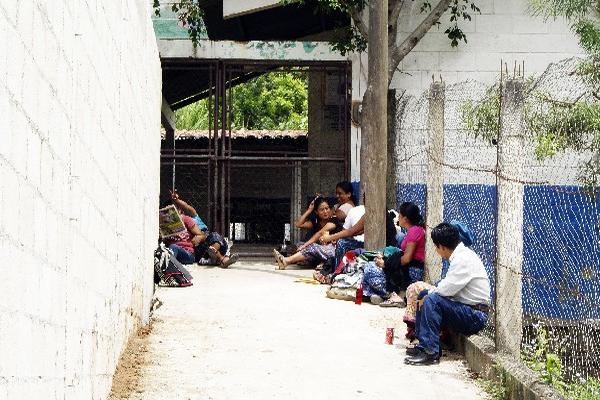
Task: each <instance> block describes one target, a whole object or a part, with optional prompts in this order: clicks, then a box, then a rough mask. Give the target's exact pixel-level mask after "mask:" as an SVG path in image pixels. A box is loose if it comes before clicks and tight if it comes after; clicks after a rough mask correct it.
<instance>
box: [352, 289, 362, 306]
mask: <svg viewBox="0 0 600 400" xmlns="http://www.w3.org/2000/svg"><path fill="white" fill-rule="evenodd" d="M362 296H363V289H362V286H359V287H358V289H356V297H355V298H354V304H362Z"/></svg>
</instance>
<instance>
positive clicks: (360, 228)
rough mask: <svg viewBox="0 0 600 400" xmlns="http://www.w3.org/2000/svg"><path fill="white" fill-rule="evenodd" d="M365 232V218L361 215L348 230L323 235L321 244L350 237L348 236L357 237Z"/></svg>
mask: <svg viewBox="0 0 600 400" xmlns="http://www.w3.org/2000/svg"><path fill="white" fill-rule="evenodd" d="M364 230H365V216H364V215H363V216H362V217H361V218H360V219H359V220H358V222H357V223H356V224H354V225H353V226H351V227H350V228H348V229H344V230H343V231H341V232H338V233H336V234H333V235H328V234H325V235H323V236H321V243H329V242H335V241H336V240H338V239H342V238H346V237H350V236H357V235H360V234H361V233H363V232H364Z"/></svg>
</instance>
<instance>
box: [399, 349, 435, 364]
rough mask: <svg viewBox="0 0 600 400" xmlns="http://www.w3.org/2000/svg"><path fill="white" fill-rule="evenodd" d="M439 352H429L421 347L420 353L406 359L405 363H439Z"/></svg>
mask: <svg viewBox="0 0 600 400" xmlns="http://www.w3.org/2000/svg"><path fill="white" fill-rule="evenodd" d="M439 362H440V356H439V354H428V353H426V352H424V351H423V350H421V349H418V354H417V355H415V356H411V357H406V358H405V359H404V364H408V365H432V364H439Z"/></svg>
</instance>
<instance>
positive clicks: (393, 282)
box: [381, 202, 425, 307]
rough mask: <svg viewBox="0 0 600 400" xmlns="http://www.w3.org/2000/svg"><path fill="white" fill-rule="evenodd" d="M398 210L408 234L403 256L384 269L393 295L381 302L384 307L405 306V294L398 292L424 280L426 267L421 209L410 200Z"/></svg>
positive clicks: (401, 246)
mask: <svg viewBox="0 0 600 400" xmlns="http://www.w3.org/2000/svg"><path fill="white" fill-rule="evenodd" d="M398 211H399V213H398V224H399V225H400V226H401V227H402V228H404V229H405V230H406V236H405V237H404V240H402V243H401V244H400V249H401V250H402V256H401V257H399V260H396V262H393V263H390V265H386V268H385V269H384V272H385V276H386V282H387V288H388V290H389V291H390V292H391V296H390V298H389V299H388V300H386V301H385V302H383V303H382V304H381V305H382V306H383V307H402V306H404V299H403V297H404V296H399V295H398V294H397V293H396V292H399V291H405V290H406V288H407V287H408V285H410V284H411V283H414V282H417V281H421V280H423V273H424V269H425V268H424V267H425V229H424V228H423V217H421V211H420V210H419V207H418V206H417V205H416V204H415V203H410V202H405V203H402V204H401V205H400V209H399V210H398Z"/></svg>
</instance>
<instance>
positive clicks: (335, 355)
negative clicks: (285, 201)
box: [129, 262, 484, 400]
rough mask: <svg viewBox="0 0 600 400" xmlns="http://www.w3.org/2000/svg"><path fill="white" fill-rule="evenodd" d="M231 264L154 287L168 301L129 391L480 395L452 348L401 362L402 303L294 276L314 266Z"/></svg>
mask: <svg viewBox="0 0 600 400" xmlns="http://www.w3.org/2000/svg"><path fill="white" fill-rule="evenodd" d="M234 267H235V268H232V269H229V270H222V269H218V268H210V267H194V268H192V274H193V275H194V276H195V279H194V286H192V287H190V288H162V289H160V290H159V291H158V292H157V296H158V297H159V298H160V300H162V302H163V303H164V304H163V305H162V307H160V308H159V309H158V310H157V311H156V312H155V319H156V320H155V322H154V324H153V329H152V332H151V334H150V335H149V336H148V338H147V344H146V348H147V353H146V354H145V357H142V358H140V360H143V366H142V368H141V375H142V376H141V380H140V382H139V385H136V386H137V387H136V390H134V391H132V393H131V394H130V396H129V399H132V400H133V399H135V400H137V399H144V400H154V399H156V400H164V399H169V400H171V399H194V400H196V399H202V400H208V399H215V400H217V399H219V400H221V399H232V400H236V399H257V400H266V399H303V400H305V399H334V398H341V399H394V398H405V399H429V400H433V399H444V400H452V399H457V400H459V399H460V400H469V399H480V398H483V397H484V396H483V394H482V392H481V390H480V389H479V388H478V387H477V386H476V385H475V383H474V382H472V381H471V380H469V379H468V378H467V373H466V369H465V367H464V366H463V363H462V361H461V360H460V359H457V358H456V357H452V356H449V357H444V358H443V359H442V362H441V364H440V365H436V366H428V367H410V366H406V365H404V364H403V359H404V344H405V342H404V340H402V337H403V336H404V326H403V325H404V324H403V323H402V322H401V320H402V310H400V309H384V308H381V307H377V306H373V305H370V304H363V305H360V306H359V305H355V304H354V303H352V302H346V301H340V300H330V299H327V298H325V295H324V293H325V287H324V286H318V285H310V284H306V283H301V282H295V281H296V279H297V278H299V277H308V276H310V275H311V271H309V270H287V271H275V270H274V266H273V265H272V264H270V263H267V262H240V263H238V264H236V265H235V266H234ZM387 326H394V327H395V328H396V337H395V338H394V343H395V344H394V345H393V346H390V345H386V344H384V339H385V328H386V327H387Z"/></svg>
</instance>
